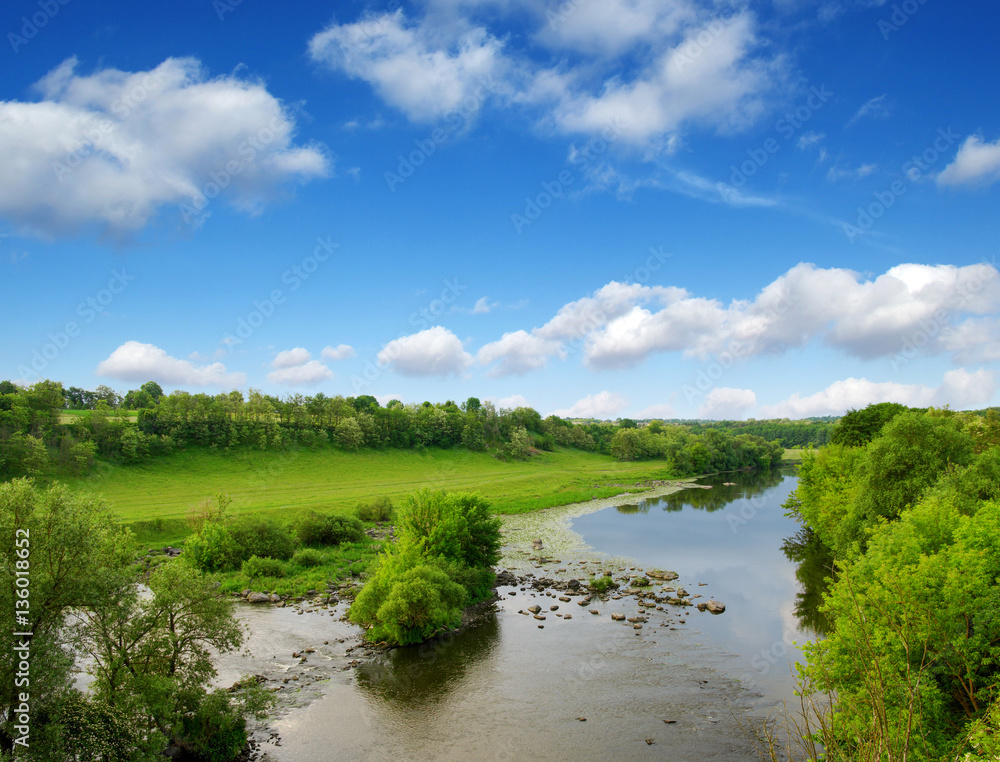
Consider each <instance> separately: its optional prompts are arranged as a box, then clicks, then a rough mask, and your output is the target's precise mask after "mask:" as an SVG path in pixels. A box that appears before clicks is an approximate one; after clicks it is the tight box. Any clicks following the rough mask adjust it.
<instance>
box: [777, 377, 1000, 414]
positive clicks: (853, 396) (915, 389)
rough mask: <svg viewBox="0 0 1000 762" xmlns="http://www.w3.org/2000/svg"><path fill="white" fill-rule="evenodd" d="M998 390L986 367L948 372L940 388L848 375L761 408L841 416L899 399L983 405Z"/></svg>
mask: <svg viewBox="0 0 1000 762" xmlns="http://www.w3.org/2000/svg"><path fill="white" fill-rule="evenodd" d="M995 392H996V374H995V373H994V372H993V371H987V370H983V369H979V370H977V371H975V372H971V373H970V372H969V371H967V370H965V369H964V368H958V369H956V370H951V371H948V372H947V373H945V374H944V379H943V380H942V382H941V385H940V386H937V387H929V386H924V385H922V384H900V383H897V382H895V381H882V382H875V381H869V380H868V379H867V378H848V379H845V380H843V381H837V382H835V383H833V384H831V385H830V386H828V387H827V388H826V389H824V390H823V391H821V392H817V393H815V394H813V395H810V396H808V397H801V396H799V395H798V394H794V395H792V396H791V397H789V398H788V399H787V400H784V401H783V402H779V403H778V404H776V405H764V406H763V407H761V409H760V417H761V418H807V417H810V416H819V415H842V414H843V413H845V412H847V411H848V410H850V409H852V408H854V409H860V408H863V407H865V406H867V405H869V404H871V403H873V402H898V403H900V404H903V405H909V406H911V407H929V406H934V407H943V406H944V405H951V406H952V407H953V408H957V409H962V408H968V407H981V406H983V405H987V404H989V403H990V402H991V400H992V398H993V395H994V393H995Z"/></svg>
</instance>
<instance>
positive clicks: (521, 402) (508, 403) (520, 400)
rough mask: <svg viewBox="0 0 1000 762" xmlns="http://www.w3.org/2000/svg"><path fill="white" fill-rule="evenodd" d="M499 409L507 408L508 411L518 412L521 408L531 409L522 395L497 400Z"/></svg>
mask: <svg viewBox="0 0 1000 762" xmlns="http://www.w3.org/2000/svg"><path fill="white" fill-rule="evenodd" d="M497 407H500V408H505V409H507V410H516V409H517V408H519V407H531V405H529V404H528V400H526V399H525V398H524V397H523V396H522V395H520V394H512V395H510V396H509V397H501V398H500V399H498V400H497Z"/></svg>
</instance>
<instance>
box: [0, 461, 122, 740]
mask: <svg viewBox="0 0 1000 762" xmlns="http://www.w3.org/2000/svg"><path fill="white" fill-rule="evenodd" d="M0 547H2V554H0V562H2V566H0V587H2V589H3V590H7V591H11V594H12V595H13V594H14V591H15V590H17V589H23V588H19V587H18V586H16V584H15V580H16V579H17V577H18V574H17V573H18V572H19V571H20V572H22V576H23V573H24V572H25V571H27V572H28V573H29V574H30V580H31V582H30V592H29V594H28V595H29V598H28V600H29V603H30V605H28V606H26V607H25V608H24V609H22V608H20V607H19V608H17V609H15V605H16V604H15V600H22V599H21V598H20V597H19V595H18V596H14V600H10V599H7V600H6V601H5V603H4V605H3V606H2V607H0V626H2V628H3V631H4V632H6V633H12V632H30V633H32V635H31V665H32V666H31V683H30V691H29V692H30V695H31V706H32V711H33V712H35V713H38V714H42V713H44V712H50V711H54V710H55V709H56V708H57V705H58V701H59V699H60V697H62V696H63V695H64V688H65V687H66V686H67V685H69V684H71V683H72V679H71V677H70V675H71V672H72V668H73V661H72V658H71V657H70V655H69V653H70V652H69V646H70V645H71V639H70V636H71V632H72V630H71V628H69V627H68V626H67V620H68V617H69V615H70V613H71V612H72V611H79V610H81V609H84V608H97V607H100V606H102V605H105V604H106V602H107V601H108V599H109V597H110V596H111V595H112V594H113V592H114V591H115V590H117V589H120V588H121V587H122V585H124V584H126V583H127V582H129V580H130V578H129V577H128V575H127V573H126V572H125V569H126V567H127V565H128V563H129V562H130V561H131V557H132V556H131V552H132V550H131V542H130V538H129V535H128V532H127V531H126V530H124V529H122V527H121V524H120V522H119V521H118V519H117V517H116V516H115V515H114V514H113V513H111V511H110V510H109V509H108V508H107V507H106V506H105V505H104V503H103V502H101V501H100V500H99V499H98V498H96V497H92V496H84V495H74V494H72V493H71V492H70V491H69V490H68V489H66V488H65V487H63V486H61V485H56V486H53V487H50V488H48V489H42V488H40V487H37V486H36V485H35V483H34V482H33V481H32V480H31V479H14V480H13V481H9V482H5V483H3V484H0ZM15 611H17V612H23V613H19V614H18V615H19V616H21V617H23V621H22V620H21V619H18V620H17V622H16V626H15V618H14V617H15ZM15 669H16V668H15V662H14V661H13V660H12V659H6V658H5V659H3V660H2V661H0V751H2V752H4V753H10V751H11V750H12V748H13V740H14V737H15V733H14V730H13V723H12V722H11V710H12V708H13V707H14V706H16V705H17V703H18V700H19V699H18V694H19V693H20V692H21V691H22V690H24V689H23V688H20V689H19V688H18V687H17V686H16V685H15V675H14V672H15ZM33 730H34V728H33Z"/></svg>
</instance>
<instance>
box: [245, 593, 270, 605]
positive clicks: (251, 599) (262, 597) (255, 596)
mask: <svg viewBox="0 0 1000 762" xmlns="http://www.w3.org/2000/svg"><path fill="white" fill-rule="evenodd" d="M247 602H248V603H270V602H271V596H270V595H268V594H267V593H250V595H248V596H247Z"/></svg>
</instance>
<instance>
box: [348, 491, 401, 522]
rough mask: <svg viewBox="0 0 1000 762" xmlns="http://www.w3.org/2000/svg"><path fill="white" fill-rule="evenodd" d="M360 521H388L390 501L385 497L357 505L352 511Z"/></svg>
mask: <svg viewBox="0 0 1000 762" xmlns="http://www.w3.org/2000/svg"><path fill="white" fill-rule="evenodd" d="M354 510H355V512H356V513H357V514H358V518H359V519H361V520H362V521H374V522H381V521H389V520H390V519H391V518H392V511H393V507H392V500H390V499H389V498H388V497H387V496H385V495H380V496H379V497H373V498H372V499H371V500H364V501H362V502H360V503H358V505H357V507H356V508H355V509H354Z"/></svg>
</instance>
